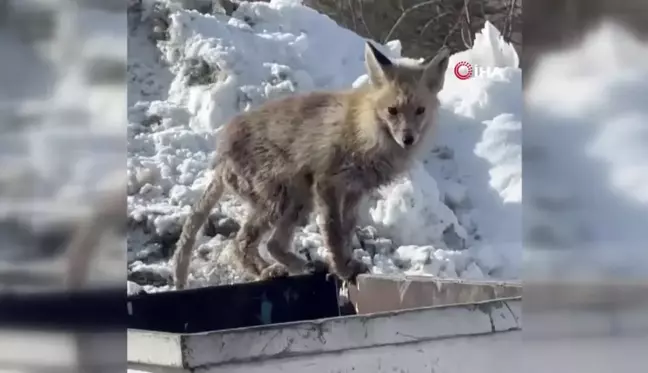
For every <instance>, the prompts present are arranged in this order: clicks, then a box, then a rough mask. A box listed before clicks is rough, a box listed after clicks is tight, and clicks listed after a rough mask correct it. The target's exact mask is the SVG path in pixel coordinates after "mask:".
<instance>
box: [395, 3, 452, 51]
mask: <svg viewBox="0 0 648 373" xmlns="http://www.w3.org/2000/svg"><path fill="white" fill-rule="evenodd" d="M437 1H439V0H431V1H426V2H423V3H419V4H416V5H413V6H412V7H410V8H409V9H407V10H406V11H404V12H403V14H401V15H400V17H398V20H396V23H394V25H393V26H392V28H391V30H389V32H388V33H387V36H385V38H384V39H383V44H384V43H386V42H387V41H388V40H389V38H390V37H391V36H392V34H393V33H394V31H396V28H397V27H398V26H400V24H401V23H402V22H403V20H404V19H405V17H407V15H408V14H410V13H412V12H413V11H415V10H416V9H418V8H421V7H424V6H426V5H431V4H434V3H436V2H437Z"/></svg>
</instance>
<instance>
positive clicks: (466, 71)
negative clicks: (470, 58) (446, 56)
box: [454, 61, 473, 80]
mask: <svg viewBox="0 0 648 373" xmlns="http://www.w3.org/2000/svg"><path fill="white" fill-rule="evenodd" d="M454 74H455V76H456V77H457V79H460V80H466V79H468V78H470V77H472V76H473V67H472V65H471V64H469V63H468V62H466V61H461V62H459V63H457V64H456V65H455V67H454Z"/></svg>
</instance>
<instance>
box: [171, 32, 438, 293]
mask: <svg viewBox="0 0 648 373" xmlns="http://www.w3.org/2000/svg"><path fill="white" fill-rule="evenodd" d="M448 59H449V51H448V49H447V48H443V49H442V50H441V51H439V52H438V53H437V54H436V55H435V56H434V57H433V58H432V59H431V60H430V61H429V62H427V63H421V64H417V65H415V64H404V63H396V62H394V61H392V60H391V59H389V58H388V57H387V56H386V55H385V54H383V53H382V52H380V51H379V50H378V49H377V48H376V47H375V46H374V45H373V44H372V43H371V42H370V41H369V40H367V41H366V42H365V48H364V60H365V61H364V64H365V69H366V72H367V77H368V79H367V81H366V82H365V83H363V84H361V85H359V86H357V87H353V88H349V89H346V90H338V91H315V92H310V93H304V94H297V95H292V96H289V97H284V98H281V99H275V100H271V101H266V102H265V103H264V104H262V105H260V106H259V107H257V108H255V109H251V110H249V111H246V112H243V113H240V114H238V115H237V116H235V117H234V118H233V119H231V120H230V121H229V122H228V123H226V124H225V125H223V127H222V128H221V130H220V132H219V134H218V138H217V147H216V151H215V156H214V161H213V162H212V164H211V167H212V171H213V173H212V175H213V176H211V179H210V181H209V182H208V185H207V186H206V188H205V191H204V192H203V193H202V195H201V197H199V199H198V200H197V201H196V202H195V204H194V205H193V206H192V209H191V211H190V213H189V215H188V216H187V218H186V220H185V222H184V224H183V226H182V231H181V234H180V237H179V239H178V241H177V244H176V250H175V252H174V254H173V262H174V263H175V268H174V274H173V282H174V285H175V288H176V289H177V290H181V289H183V288H185V286H186V285H187V277H188V269H189V261H190V257H191V252H192V248H193V246H194V244H195V239H196V235H197V234H198V232H199V231H200V229H201V228H202V226H203V225H204V223H205V221H206V220H207V218H208V216H209V214H210V212H211V209H212V208H213V206H214V205H215V204H216V203H217V202H218V201H219V200H220V198H221V195H222V194H223V193H225V192H229V193H231V194H232V195H233V196H234V197H235V198H238V199H239V200H241V201H242V202H244V203H245V204H246V205H247V207H248V211H249V213H248V214H247V217H246V218H245V221H244V222H243V224H241V227H240V229H239V231H238V232H237V233H236V235H235V237H234V238H233V239H232V241H231V244H233V250H232V252H233V254H234V255H233V257H234V260H235V262H236V263H237V264H238V265H239V267H241V268H242V270H243V272H244V273H246V274H248V275H250V276H251V277H253V278H256V279H258V280H263V279H269V278H274V277H281V276H289V275H295V274H301V273H308V272H312V271H327V272H328V273H329V274H333V275H336V276H337V277H339V278H340V279H342V280H344V281H349V282H353V281H354V279H355V278H356V277H357V276H358V275H359V274H362V273H367V272H369V267H368V266H367V265H366V264H364V262H362V261H360V260H357V259H355V258H353V253H352V249H351V239H352V233H353V231H354V229H355V228H356V222H357V216H358V208H359V205H360V202H361V200H362V199H363V197H364V196H366V195H367V194H368V193H371V192H373V191H375V190H377V189H378V188H380V187H382V186H385V185H388V184H389V183H391V182H392V181H394V180H395V179H396V178H398V177H399V176H400V175H402V174H403V173H405V172H406V171H407V170H408V169H409V165H410V164H411V161H412V159H414V158H415V154H416V153H417V150H418V149H419V148H420V147H421V144H422V143H423V142H424V141H422V139H424V138H425V137H426V136H427V133H428V132H429V131H430V130H431V129H432V128H433V127H435V122H436V113H437V112H438V108H439V106H440V102H439V99H438V97H437V95H438V93H439V91H441V89H442V88H443V84H444V77H445V73H446V70H447V67H448ZM312 212H315V213H316V214H317V215H319V218H320V219H317V225H318V228H319V232H320V234H321V235H322V238H323V243H324V245H325V247H326V249H327V255H326V257H325V258H324V259H322V260H319V259H317V260H306V259H304V258H302V257H301V256H300V255H298V254H297V253H295V252H294V251H293V250H292V239H293V231H294V230H295V229H296V227H298V226H299V225H301V224H303V222H304V221H308V217H309V216H310V215H311V213H312ZM268 233H269V237H268V239H267V242H266V246H267V250H268V253H269V254H270V256H271V257H272V259H274V260H275V263H272V264H270V263H268V262H267V261H266V260H265V259H263V258H262V257H261V255H260V254H259V249H258V246H259V245H260V241H261V239H262V237H265V236H266V234H268Z"/></svg>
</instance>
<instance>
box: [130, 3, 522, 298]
mask: <svg viewBox="0 0 648 373" xmlns="http://www.w3.org/2000/svg"><path fill="white" fill-rule="evenodd" d="M144 4H145V7H144V11H142V12H141V13H139V14H134V15H131V17H135V18H137V21H136V22H134V24H135V27H133V28H132V29H131V34H130V40H129V52H128V56H129V97H128V103H129V126H128V193H129V196H128V213H129V218H130V220H131V223H132V224H131V227H132V228H131V233H130V235H129V243H128V257H129V273H130V275H129V278H130V277H131V276H135V275H136V274H138V275H141V274H142V273H144V272H145V273H146V274H145V275H144V276H149V277H155V278H156V279H157V280H159V279H162V280H163V279H167V280H168V278H169V277H170V264H169V262H168V260H169V259H168V258H169V253H170V251H171V250H172V249H173V245H174V243H175V239H177V235H178V233H179V230H180V227H181V224H182V221H183V219H184V218H185V217H186V216H187V214H188V212H189V209H190V206H191V204H192V203H193V201H195V200H196V199H197V198H198V196H199V195H200V193H201V192H202V190H203V189H204V188H205V186H206V183H207V181H208V180H209V177H210V173H209V171H207V170H208V166H209V164H210V159H211V155H212V154H213V152H214V150H215V149H214V146H215V139H216V137H217V136H218V132H219V129H220V127H221V126H222V125H223V124H225V123H226V122H227V121H228V120H229V119H230V118H232V117H233V116H234V115H236V113H238V112H241V111H245V110H249V109H250V108H252V107H256V106H258V105H260V104H262V103H263V102H265V101H266V100H268V99H274V98H278V97H283V96H286V95H291V94H296V93H303V92H308V91H312V90H321V89H327V90H328V89H343V88H348V87H350V86H355V85H358V84H360V83H361V82H363V81H364V80H365V79H366V76H365V75H364V60H363V48H364V45H363V44H364V42H365V40H364V39H363V38H362V37H360V36H358V35H356V34H355V33H353V32H352V31H349V30H347V29H344V28H341V27H340V26H338V25H337V24H336V23H335V22H334V21H333V20H331V19H330V18H328V17H327V16H325V15H322V14H319V13H317V12H316V11H314V10H312V9H310V8H307V7H305V6H303V5H301V4H300V2H299V1H270V2H269V3H249V2H244V3H241V5H240V7H239V8H238V9H237V11H236V12H235V13H234V14H233V15H232V17H229V16H227V15H225V14H220V13H218V12H214V14H201V13H199V12H198V11H195V10H190V9H182V8H181V7H179V6H178V5H177V4H175V3H173V4H170V3H168V2H166V1H164V0H159V1H157V5H155V3H154V2H153V1H145V2H144ZM165 8H166V9H169V10H168V12H169V16H168V19H169V20H170V22H169V25H168V30H166V31H167V34H168V39H167V40H160V41H158V42H155V40H151V39H150V36H151V35H153V34H154V33H153V31H152V30H153V27H154V24H155V25H160V24H164V23H165V22H164V20H165V19H166V16H165V15H164V14H165V12H164V10H163V9H165ZM162 34H164V30H163V29H162V30H161V29H160V27H158V28H157V29H156V34H155V35H162ZM475 40H476V44H475V46H474V48H473V49H472V50H467V51H462V52H460V53H457V54H455V55H453V56H451V59H450V66H451V68H449V69H448V72H447V74H446V83H445V87H444V90H443V91H442V92H441V93H440V97H439V98H440V100H441V102H442V108H441V112H440V113H439V126H438V129H437V131H436V133H435V136H434V137H433V138H430V139H425V141H427V142H428V143H427V145H428V146H427V147H426V148H425V151H424V152H422V153H421V154H420V157H419V159H418V160H417V162H415V165H414V166H413V167H412V169H411V170H410V171H409V172H408V174H407V175H405V176H404V177H403V178H402V179H399V180H397V181H395V182H394V183H393V184H392V185H390V186H388V187H386V188H384V189H383V190H380V191H379V192H378V193H377V194H376V195H375V196H371V197H370V198H368V199H367V201H366V203H365V204H364V207H363V209H362V212H361V219H360V222H361V227H360V228H361V229H359V230H358V232H357V234H356V235H357V237H354V248H355V252H354V255H356V256H357V257H358V258H361V259H362V260H364V261H365V262H367V263H368V264H370V267H371V268H372V271H373V272H375V273H408V274H419V275H421V274H422V275H429V276H439V277H461V278H478V279H484V278H498V279H504V278H518V277H519V270H520V266H521V254H522V245H521V214H520V211H521V202H522V201H521V183H522V173H521V140H522V139H521V118H522V87H521V72H520V69H519V68H518V57H517V55H516V54H515V51H514V49H513V48H512V47H511V46H510V45H508V44H506V43H505V42H503V40H502V38H501V36H500V34H499V32H498V31H497V30H496V29H495V28H494V27H493V26H492V25H491V24H486V26H485V27H484V30H483V31H482V33H481V34H478V35H477V36H476V39H475ZM378 48H379V49H380V50H382V51H383V52H384V53H385V54H387V55H388V56H389V57H390V58H392V59H394V60H397V61H398V62H399V63H408V64H417V63H420V62H421V61H422V59H410V58H403V57H401V55H400V53H401V44H400V42H399V41H390V42H388V43H387V44H386V45H379V46H378ZM462 60H463V61H468V62H471V63H476V64H480V65H481V66H492V71H491V73H490V74H488V76H477V77H473V78H471V79H468V80H459V79H457V78H456V77H455V76H454V75H453V72H452V67H453V66H454V64H456V63H457V62H459V61H462ZM245 213H246V212H245V210H244V208H243V206H242V205H241V204H240V202H239V201H237V200H236V199H234V198H232V197H229V196H225V197H224V198H223V199H222V200H221V201H220V203H219V204H218V205H217V207H215V209H214V212H213V216H214V218H213V219H211V220H212V225H213V226H212V230H213V229H216V230H217V231H220V232H221V233H223V235H215V236H213V237H211V236H209V235H203V236H201V237H200V238H199V244H198V247H197V248H196V250H195V251H194V256H193V259H192V263H191V275H190V279H189V282H190V286H194V287H195V286H204V285H207V284H221V283H232V282H237V281H243V279H242V277H241V274H240V273H238V272H237V270H235V269H234V267H233V266H232V263H231V261H230V259H229V256H228V242H229V240H228V239H227V238H225V237H224V236H226V235H227V234H229V233H231V232H233V231H235V229H236V223H235V221H239V222H240V221H241V218H242V216H244V214H245ZM232 220H234V222H232ZM205 233H207V229H205ZM262 246H263V245H262ZM302 248H306V249H308V250H309V251H310V254H311V255H312V256H313V257H317V256H321V255H322V254H323V253H324V248H323V245H322V239H321V236H320V235H319V233H318V229H317V227H316V224H315V222H314V221H311V222H309V224H307V225H306V226H305V227H303V228H299V229H298V231H297V232H296V233H295V239H294V249H295V250H301V249H302ZM261 249H262V255H264V256H266V257H267V252H265V249H264V248H263V247H262V248H261ZM133 278H134V277H133ZM133 278H130V279H131V280H132V279H133ZM156 279H153V280H151V282H149V283H146V284H145V286H144V287H145V289H146V290H147V291H162V290H166V289H169V287H168V285H164V281H159V284H158V283H157V282H156V281H157V280H156ZM154 282H155V284H153V283H154Z"/></svg>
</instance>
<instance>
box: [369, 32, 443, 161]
mask: <svg viewBox="0 0 648 373" xmlns="http://www.w3.org/2000/svg"><path fill="white" fill-rule="evenodd" d="M448 58H449V53H448V50H447V49H445V48H444V49H443V50H442V51H441V52H439V53H437V55H436V56H435V57H434V58H433V59H432V60H431V61H430V62H428V63H426V64H425V65H422V66H406V65H400V64H394V63H393V62H392V61H390V60H389V58H387V57H386V56H385V55H384V54H382V53H381V52H379V51H378V50H377V49H376V48H375V47H374V46H373V45H371V43H370V42H367V44H366V46H365V64H366V68H367V73H368V75H369V83H370V84H371V87H372V91H373V94H372V95H371V96H370V97H371V99H372V100H373V102H372V107H373V108H374V110H375V111H376V112H375V116H376V118H377V119H378V121H379V122H380V125H383V126H384V129H385V130H386V131H387V132H388V133H389V134H390V135H391V137H392V138H393V139H394V141H395V142H396V143H397V144H398V145H400V146H401V147H402V148H404V149H408V148H411V147H413V146H414V145H415V144H417V143H418V141H419V140H421V138H422V137H423V135H424V134H425V132H426V130H427V129H428V127H429V126H430V125H431V122H432V119H433V118H432V116H433V115H434V113H435V112H436V111H437V108H438V106H439V101H438V99H437V93H439V91H440V90H441V89H442V88H443V80H444V76H445V72H446V69H447V68H448Z"/></svg>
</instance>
